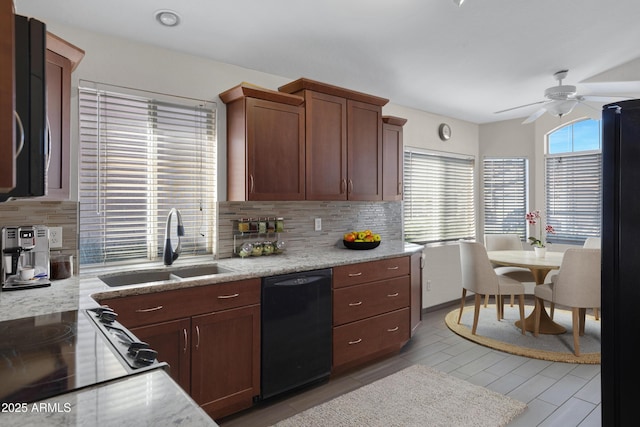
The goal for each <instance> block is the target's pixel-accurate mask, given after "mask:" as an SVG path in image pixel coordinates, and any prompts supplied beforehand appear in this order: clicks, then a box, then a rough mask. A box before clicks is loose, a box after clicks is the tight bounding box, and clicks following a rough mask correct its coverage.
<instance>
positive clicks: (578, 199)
mask: <svg viewBox="0 0 640 427" xmlns="http://www.w3.org/2000/svg"><path fill="white" fill-rule="evenodd" d="M546 202H547V218H546V223H547V224H549V225H552V226H553V227H554V229H555V231H556V234H549V235H548V236H547V238H548V240H549V241H550V242H557V243H573V244H582V243H583V242H584V240H585V238H586V237H598V236H600V226H601V222H602V208H601V204H602V154H601V153H599V152H598V153H593V152H591V153H587V154H571V155H562V156H548V157H547V158H546Z"/></svg>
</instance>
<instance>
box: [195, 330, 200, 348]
mask: <svg viewBox="0 0 640 427" xmlns="http://www.w3.org/2000/svg"><path fill="white" fill-rule="evenodd" d="M196 338H197V339H198V340H197V341H196V350H197V349H198V348H199V347H200V327H199V326H198V325H196Z"/></svg>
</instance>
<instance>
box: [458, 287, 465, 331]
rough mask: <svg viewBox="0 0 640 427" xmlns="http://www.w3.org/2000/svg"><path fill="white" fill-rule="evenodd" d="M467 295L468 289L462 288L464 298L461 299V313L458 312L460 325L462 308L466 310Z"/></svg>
mask: <svg viewBox="0 0 640 427" xmlns="http://www.w3.org/2000/svg"><path fill="white" fill-rule="evenodd" d="M466 297H467V290H466V289H465V288H462V298H461V299H460V313H458V325H459V324H460V319H462V310H464V299H465V298H466Z"/></svg>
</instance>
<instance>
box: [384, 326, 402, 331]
mask: <svg viewBox="0 0 640 427" xmlns="http://www.w3.org/2000/svg"><path fill="white" fill-rule="evenodd" d="M398 329H400V327H399V326H396V327H395V328H391V329H387V332H395V331H397V330H398Z"/></svg>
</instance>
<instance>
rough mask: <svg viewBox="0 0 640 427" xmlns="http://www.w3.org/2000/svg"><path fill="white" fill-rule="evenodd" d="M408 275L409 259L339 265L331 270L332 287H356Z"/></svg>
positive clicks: (401, 258)
mask: <svg viewBox="0 0 640 427" xmlns="http://www.w3.org/2000/svg"><path fill="white" fill-rule="evenodd" d="M408 274H409V257H399V258H390V259H383V260H380V261H370V262H361V263H358V264H350V265H341V266H338V267H334V268H333V287H334V288H341V287H344V286H351V285H358V284H360V283H367V282H373V281H374V280H382V279H389V278H392V277H399V276H405V275H408Z"/></svg>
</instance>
